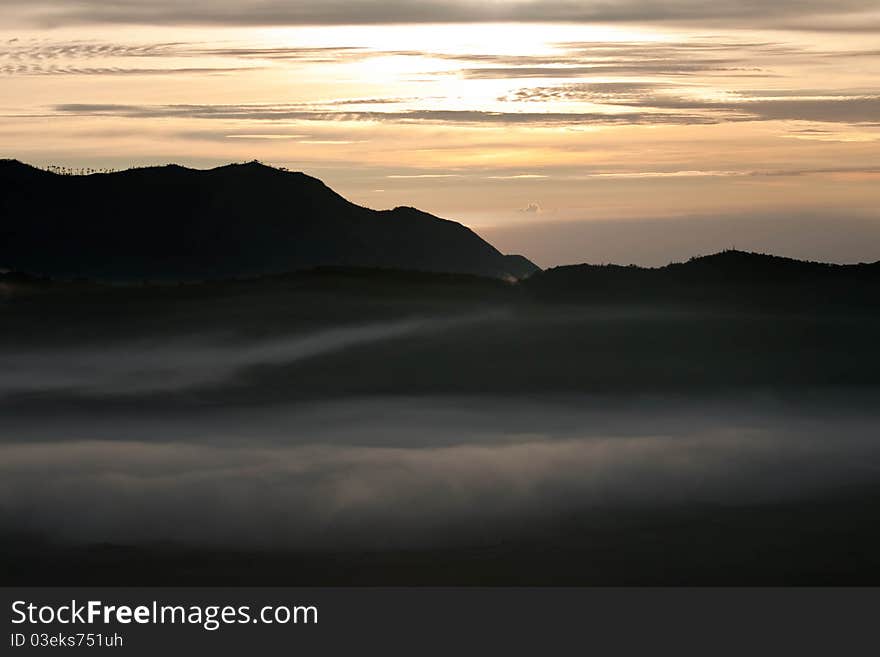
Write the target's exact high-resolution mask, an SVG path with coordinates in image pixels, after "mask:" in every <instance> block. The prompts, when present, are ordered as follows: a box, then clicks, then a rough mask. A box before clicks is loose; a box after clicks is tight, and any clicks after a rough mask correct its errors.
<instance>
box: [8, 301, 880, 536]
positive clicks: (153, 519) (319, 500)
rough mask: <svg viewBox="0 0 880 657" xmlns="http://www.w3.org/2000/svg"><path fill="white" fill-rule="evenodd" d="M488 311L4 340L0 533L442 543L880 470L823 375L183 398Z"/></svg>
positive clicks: (777, 491) (857, 478) (872, 420)
mask: <svg viewBox="0 0 880 657" xmlns="http://www.w3.org/2000/svg"><path fill="white" fill-rule="evenodd" d="M484 319H485V316H472V317H462V318H454V319H448V320H403V321H399V322H393V323H384V324H375V325H364V326H360V327H349V328H339V329H334V330H331V331H329V332H323V333H317V334H313V335H305V336H300V337H296V338H290V339H287V340H277V339H276V340H273V341H266V342H252V343H247V344H241V343H236V342H234V341H227V342H225V343H218V342H215V343H211V342H205V341H201V342H199V343H198V344H196V343H192V344H190V343H186V344H185V343H183V342H180V341H171V342H165V343H161V344H160V343H157V344H150V345H148V346H147V347H145V346H144V344H143V343H137V344H128V345H124V344H122V345H116V346H113V347H110V346H108V347H107V348H105V349H99V348H96V347H94V346H93V347H90V348H88V349H86V348H82V349H73V348H66V349H63V348H60V347H58V348H55V349H48V348H47V349H45V350H40V351H34V352H33V353H20V352H15V351H13V350H6V351H5V352H2V353H0V529H2V533H4V534H7V535H12V534H17V533H38V534H43V535H46V536H49V537H52V538H55V539H59V540H73V541H85V542H114V543H136V542H144V541H147V542H152V541H174V542H181V543H186V544H193V545H201V546H209V547H212V546H217V547H219V546H223V547H242V548H251V547H268V548H303V549H310V548H328V547H364V548H375V547H388V546H397V547H399V546H416V545H430V546H440V545H445V544H454V543H455V542H457V541H466V540H469V538H471V537H473V536H479V535H492V534H495V533H499V532H517V531H527V530H528V528H529V527H530V526H533V525H534V524H535V523H546V522H548V521H552V519H553V518H556V517H563V516H565V515H566V514H578V516H579V517H581V518H583V519H585V522H589V518H590V513H592V512H602V513H608V512H612V513H613V512H615V511H616V510H625V509H647V510H650V509H652V508H656V507H664V508H668V507H671V506H678V505H686V506H690V505H742V504H763V503H775V502H779V501H787V500H793V499H807V498H809V497H811V496H815V495H821V494H824V493H826V492H831V491H834V490H835V489H839V488H841V487H843V486H852V485H860V484H874V483H880V441H878V440H877V420H878V415H880V411H877V410H876V408H875V407H876V404H874V403H873V401H874V400H873V399H872V397H873V394H872V393H871V392H870V391H865V390H862V392H860V393H859V394H860V395H862V397H863V398H862V399H861V400H858V399H855V398H853V396H852V395H849V396H848V393H847V392H846V390H842V389H837V390H835V389H832V388H821V389H810V390H800V391H798V392H797V393H796V394H791V395H786V396H785V397H780V396H777V395H773V394H770V393H767V392H760V391H758V390H756V389H752V390H747V389H742V390H739V391H737V392H735V393H734V392H726V393H724V394H715V395H696V394H694V395H685V394H681V393H680V392H679V393H677V394H672V393H670V394H666V395H663V394H657V393H653V394H650V395H647V394H646V395H635V394H627V395H624V394H623V393H617V394H615V395H610V394H609V395H606V396H602V395H585V394H574V393H572V394H560V393H558V392H548V393H547V394H541V395H523V394H520V395H516V396H505V395H500V394H497V393H493V392H492V391H491V390H487V391H486V392H485V394H481V395H458V396H456V395H445V396H444V395H419V396H416V395H409V396H407V395H403V394H399V395H389V394H384V395H381V396H380V395H376V396H372V397H351V396H345V395H339V396H338V397H337V398H334V399H323V400H321V399H319V400H311V401H308V400H305V399H302V398H301V399H299V400H298V401H295V400H293V398H292V399H291V401H289V402H287V403H272V404H258V403H255V402H254V401H253V400H250V401H247V402H243V403H217V401H216V399H215V400H213V401H211V402H210V403H207V402H205V401H204V400H203V399H202V398H200V397H199V396H198V395H197V394H194V393H192V390H193V389H196V390H197V389H198V388H199V387H200V386H202V387H204V386H211V385H212V384H218V385H219V384H221V383H223V382H226V381H228V380H229V379H234V378H235V377H236V376H237V375H238V374H239V373H240V372H241V371H242V370H244V369H245V368H248V367H253V366H259V365H264V364H278V363H288V364H289V363H295V362H298V361H299V360H302V359H313V358H320V357H323V356H324V355H326V354H327V353H330V352H339V351H341V350H345V349H349V348H361V349H363V348H371V345H372V344H373V343H375V342H378V341H383V340H390V339H399V338H401V337H407V338H411V337H412V336H414V335H422V334H425V333H426V332H427V333H430V332H434V331H438V330H440V329H451V328H453V327H456V326H459V325H460V324H461V323H462V322H464V323H466V324H467V323H473V322H481V321H484ZM402 357H405V356H402ZM475 357H478V356H475ZM335 366H336V367H338V363H337V364H336V365H335ZM169 389H170V390H172V391H178V392H179V391H181V390H183V392H180V394H181V395H184V397H183V399H185V400H186V403H178V401H179V400H177V401H174V400H176V399H177V398H176V397H175V398H174V399H172V402H174V403H171V402H169V401H168V400H167V399H166V400H165V401H161V400H160V402H158V403H157V402H156V399H155V395H154V394H153V393H155V392H156V391H160V390H169ZM65 394H67V395H69V397H68V398H66V401H65V402H64V403H59V401H58V396H59V395H61V396H62V397H63V395H65ZM191 394H194V396H187V395H191ZM41 395H45V396H46V399H45V400H44V399H43V397H41ZM151 395H152V396H151ZM148 401H149V402H150V403H149V404H147V402H148ZM142 402H143V404H144V405H143V407H141V406H140V404H141V403H142ZM499 535H500V534H499Z"/></svg>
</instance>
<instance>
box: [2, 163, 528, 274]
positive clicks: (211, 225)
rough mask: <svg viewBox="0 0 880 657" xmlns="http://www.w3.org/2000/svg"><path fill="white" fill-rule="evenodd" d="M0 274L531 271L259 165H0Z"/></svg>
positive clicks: (469, 237) (413, 215)
mask: <svg viewBox="0 0 880 657" xmlns="http://www.w3.org/2000/svg"><path fill="white" fill-rule="evenodd" d="M0 265H2V266H3V267H7V268H10V269H15V270H19V271H24V272H30V273H34V274H39V275H44V276H52V277H56V278H91V279H97V280H105V281H136V280H163V281H175V280H178V281H188V280H212V279H218V278H233V277H250V276H259V275H264V274H277V273H283V272H289V271H295V270H301V269H309V268H313V267H319V266H344V267H345V266H348V267H373V268H393V269H408V270H417V271H434V272H450V273H463V274H476V275H481V276H490V277H495V278H515V279H518V278H522V277H525V276H528V275H530V274H532V273H533V272H535V271H537V270H538V267H536V266H535V265H534V264H532V263H531V262H529V261H528V260H527V259H526V258H523V257H522V256H506V255H503V254H502V253H500V252H499V251H498V250H496V249H495V248H494V247H493V246H492V245H491V244H489V243H488V242H486V241H485V240H483V239H482V238H480V237H479V236H478V235H477V234H476V233H474V232H473V231H471V230H470V229H468V228H466V227H465V226H462V225H461V224H459V223H456V222H454V221H448V220H444V219H440V218H438V217H435V216H432V215H430V214H427V213H425V212H421V211H419V210H416V209H415V208H409V207H399V208H395V209H393V210H381V211H377V210H370V209H368V208H364V207H360V206H358V205H355V204H354V203H351V202H349V201H347V200H346V199H344V198H343V197H342V196H340V195H339V194H337V193H336V192H334V191H333V190H331V189H330V188H328V187H327V186H326V185H325V184H324V183H322V182H321V181H320V180H317V179H316V178H312V177H310V176H307V175H305V174H303V173H293V172H288V171H283V170H279V169H274V168H271V167H268V166H264V165H262V164H259V163H257V162H251V163H247V164H231V165H227V166H222V167H218V168H216V169H210V170H196V169H188V168H185V167H181V166H176V165H168V166H163V167H146V168H140V169H130V170H127V171H122V172H117V173H97V174H92V175H83V176H78V175H58V174H55V173H51V172H48V171H43V170H40V169H36V168H34V167H31V166H28V165H26V164H22V163H21V162H18V161H16V160H3V161H0Z"/></svg>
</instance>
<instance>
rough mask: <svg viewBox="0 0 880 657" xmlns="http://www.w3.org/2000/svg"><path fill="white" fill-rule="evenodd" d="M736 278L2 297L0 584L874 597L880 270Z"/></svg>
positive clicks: (384, 283)
mask: <svg viewBox="0 0 880 657" xmlns="http://www.w3.org/2000/svg"><path fill="white" fill-rule="evenodd" d="M746 255H747V254H746ZM722 257H723V256H722ZM726 257H727V260H716V261H711V260H710V261H708V262H709V263H710V264H711V263H712V262H714V263H715V267H716V269H717V268H718V267H722V268H727V269H726V271H727V272H728V273H727V274H725V275H723V276H721V277H720V278H719V279H718V280H717V281H716V282H715V283H714V285H715V287H716V289H726V290H728V292H726V293H724V294H720V293H719V294H716V295H714V296H712V295H709V296H707V295H706V293H705V285H708V284H707V283H705V282H706V280H707V274H706V273H705V271H700V273H699V274H698V275H697V276H696V279H697V280H700V281H703V283H704V284H705V285H704V287H703V288H702V289H701V290H700V291H699V293H693V292H692V290H693V289H694V288H693V287H692V286H691V287H689V286H688V284H687V283H686V282H685V283H682V282H681V281H680V280H675V281H673V282H671V283H667V282H664V283H656V287H651V286H653V285H655V283H654V282H650V283H648V284H647V285H648V288H646V289H647V290H649V291H646V292H644V293H641V294H639V293H637V290H638V289H639V288H640V287H641V286H642V282H638V284H637V285H635V286H634V287H633V286H632V285H631V284H630V283H629V282H628V281H629V279H627V280H626V281H623V279H621V278H615V281H616V282H615V283H613V285H620V286H622V288H621V289H623V288H627V287H628V289H629V292H628V293H627V294H624V293H622V292H621V293H619V294H607V293H604V294H599V293H598V292H595V290H597V289H598V290H602V289H606V290H607V289H608V288H607V286H608V285H612V284H611V283H608V282H607V281H605V282H603V284H602V285H601V286H597V285H595V284H593V283H590V282H589V280H588V281H586V282H585V280H584V278H583V277H584V276H587V277H588V278H589V276H591V275H592V274H591V272H590V271H589V270H580V271H565V270H563V271H561V272H560V271H557V270H553V271H551V272H547V273H545V274H538V275H536V276H535V277H534V278H533V279H529V280H527V281H524V282H521V283H519V284H510V283H505V282H503V281H501V280H493V279H486V278H479V277H470V276H465V275H442V274H427V273H423V274H417V273H406V272H392V271H380V270H371V271H366V270H346V269H329V270H318V271H312V272H302V273H298V274H290V275H281V276H275V277H269V278H263V279H257V280H251V281H237V282H236V281H227V282H214V283H206V284H189V285H147V286H127V287H112V286H105V285H97V284H93V283H87V282H76V283H74V282H53V281H49V280H40V279H35V278H32V277H28V276H21V275H12V274H7V275H5V276H3V280H2V281H0V311H2V313H3V322H2V323H0V528H2V532H3V538H2V540H0V546H2V547H0V550H2V552H3V555H2V559H0V563H2V568H3V576H2V577H3V583H5V584H31V585H36V584H62V583H67V584H217V585H220V584H291V585H294V584H340V585H342V584H501V585H516V584H554V585H572V584H610V585H618V584H880V529H878V526H877V523H876V517H877V512H878V509H880V506H878V505H880V439H878V431H877V427H878V426H880V423H878V420H880V404H878V403H877V402H878V389H880V388H878V384H880V349H878V347H877V342H876V340H877V335H878V334H880V331H878V329H880V314H878V312H877V308H876V307H875V304H874V302H873V296H872V294H871V293H870V285H869V283H866V282H859V281H870V280H871V277H872V276H875V273H874V270H873V269H871V267H875V266H865V267H866V268H867V269H861V270H859V271H858V272H856V273H853V271H854V270H848V271H847V273H845V276H853V277H854V278H853V279H852V280H849V282H841V281H838V282H837V283H834V282H829V281H828V280H827V276H828V274H827V270H823V271H826V273H819V274H815V275H816V276H818V277H819V279H821V281H824V282H820V283H817V282H816V281H817V280H818V279H815V278H810V276H813V274H810V275H805V274H798V275H796V276H794V279H793V282H792V281H791V280H789V281H785V280H780V281H777V287H773V286H770V287H768V286H762V285H760V284H759V283H757V282H755V281H748V280H744V279H743V278H742V277H740V278H737V277H736V276H732V275H731V274H730V272H731V271H736V268H737V267H740V266H741V265H740V264H737V263H739V259H741V258H742V257H745V256H742V255H741V254H733V255H731V254H728V255H727V256H726ZM733 261H736V262H733ZM745 261H746V262H747V263H751V264H747V267H751V266H752V264H754V262H753V261H751V260H749V258H748V257H745ZM705 262H706V261H704V262H703V264H704V265H705ZM731 263H733V264H731ZM786 266H787V265H786ZM731 268H732V269H731ZM749 270H750V269H749ZM774 271H776V270H775V269H774ZM811 271H813V270H812V269H811ZM554 272H555V273H554ZM601 274H602V275H603V276H606V275H607V271H604V270H603V271H602V272H601ZM634 275H635V276H642V274H634ZM554 276H556V277H560V276H561V277H562V278H561V279H560V278H557V280H559V281H561V282H559V283H558V284H557V283H554V282H553V277H554ZM649 276H650V275H649ZM676 276H678V274H676ZM830 276H841V273H840V272H837V271H835V272H833V273H831V274H830ZM782 278H783V279H784V278H785V277H784V276H783V277H782ZM563 279H564V280H563ZM603 280H604V279H603ZM762 280H766V274H765V275H764V278H762ZM621 281H623V282H621ZM652 281H654V279H652ZM731 281H734V282H736V281H738V282H736V283H735V285H733V283H731ZM731 285H733V287H731ZM835 285H836V286H837V287H836V288H835ZM817 286H818V287H817ZM591 289H592V290H594V292H593V293H589V290H591ZM731 289H734V290H736V293H733V292H730V290H731ZM817 289H821V290H822V294H821V295H820V294H811V293H810V290H817ZM835 289H836V290H838V292H835ZM687 290H691V292H688V291H687Z"/></svg>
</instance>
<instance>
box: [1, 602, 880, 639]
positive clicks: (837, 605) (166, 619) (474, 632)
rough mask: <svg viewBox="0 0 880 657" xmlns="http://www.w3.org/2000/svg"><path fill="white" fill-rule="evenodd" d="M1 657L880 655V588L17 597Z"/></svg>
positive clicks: (7, 605) (9, 607)
mask: <svg viewBox="0 0 880 657" xmlns="http://www.w3.org/2000/svg"><path fill="white" fill-rule="evenodd" d="M2 597H3V606H4V619H5V621H4V624H5V629H6V633H5V637H4V640H3V643H4V644H5V648H4V650H3V651H2V652H3V654H10V655H16V654H22V655H26V654H32V653H35V652H45V651H47V650H59V651H60V650H62V649H64V652H66V651H67V650H71V649H73V650H77V651H89V650H91V651H94V650H98V649H101V650H103V649H105V648H109V649H112V651H113V653H115V654H129V655H157V654H169V655H177V654H202V655H204V654H212V655H227V654H228V655H238V654H243V653H244V654H247V653H248V652H251V651H256V652H257V654H280V653H284V654H307V655H335V654H352V653H353V654H368V655H374V654H382V655H423V654H451V655H499V654H536V655H548V654H550V655H556V654H585V655H589V654H602V655H606V654H614V655H620V654H625V655H629V654H633V655H636V654H637V655H644V654H688V655H689V654H694V655H719V654H735V655H790V654H799V655H800V654H824V655H834V654H847V655H853V654H860V653H866V654H868V653H870V654H876V647H875V640H876V635H877V630H876V618H877V609H878V603H880V589H873V588H872V589H867V588H865V589H805V588H804V589H798V588H788V589H751V588H749V589H747V588H741V589H710V588H702V589H687V588H675V589H672V588H670V589H665V588H654V589H636V588H616V589H601V588H553V589H548V588H544V589H521V588H493V589H486V588H462V589H455V588H400V589H392V588H358V589H353V588H192V589H190V588H6V589H3V591H2Z"/></svg>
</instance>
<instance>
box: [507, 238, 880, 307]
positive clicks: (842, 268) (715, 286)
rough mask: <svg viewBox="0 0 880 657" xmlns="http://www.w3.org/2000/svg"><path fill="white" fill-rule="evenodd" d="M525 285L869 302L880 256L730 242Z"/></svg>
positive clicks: (611, 293)
mask: <svg viewBox="0 0 880 657" xmlns="http://www.w3.org/2000/svg"><path fill="white" fill-rule="evenodd" d="M523 285H524V286H525V287H526V288H527V289H528V290H529V291H530V292H531V294H532V295H533V296H535V297H537V298H539V299H542V300H550V301H566V302H582V303H612V304H617V303H647V304H653V303H677V304H684V305H692V304H700V305H707V304H708V305H712V304H718V305H725V306H729V305H730V304H737V305H749V306H763V307H767V308H770V307H781V306H793V305H797V306H800V307H805V306H810V305H814V306H815V305H857V306H860V307H863V308H868V307H874V306H876V291H877V286H878V285H880V262H876V263H871V264H868V263H860V264H853V265H838V264H829V263H822V262H810V261H803V260H794V259H791V258H783V257H779V256H773V255H765V254H762V253H748V252H744V251H736V250H730V251H723V252H721V253H716V254H713V255H709V256H703V257H696V258H691V259H690V260H689V261H687V262H680V263H672V264H669V265H666V266H664V267H657V268H647V267H637V266H634V265H630V266H626V267H624V266H619V265H589V264H583V265H569V266H563V267H554V268H552V269H548V270H546V271H543V272H538V273H536V274H535V275H534V276H531V277H530V278H529V279H528V280H525V281H523Z"/></svg>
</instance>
